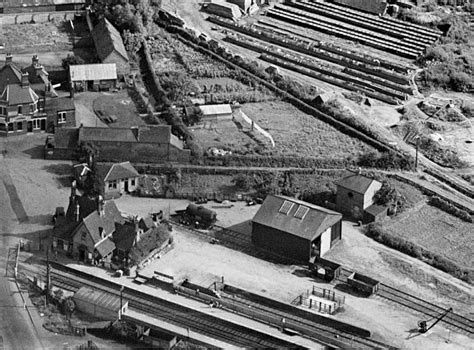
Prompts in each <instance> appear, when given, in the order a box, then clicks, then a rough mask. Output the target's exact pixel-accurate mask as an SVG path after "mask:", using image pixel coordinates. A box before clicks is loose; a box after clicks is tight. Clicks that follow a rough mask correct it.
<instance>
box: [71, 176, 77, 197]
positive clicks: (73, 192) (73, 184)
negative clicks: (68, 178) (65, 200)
mask: <svg viewBox="0 0 474 350" xmlns="http://www.w3.org/2000/svg"><path fill="white" fill-rule="evenodd" d="M74 198H76V180H72V182H71V199H74Z"/></svg>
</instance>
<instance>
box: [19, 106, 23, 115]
mask: <svg viewBox="0 0 474 350" xmlns="http://www.w3.org/2000/svg"><path fill="white" fill-rule="evenodd" d="M18 114H23V106H18Z"/></svg>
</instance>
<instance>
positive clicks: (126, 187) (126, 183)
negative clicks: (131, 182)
mask: <svg viewBox="0 0 474 350" xmlns="http://www.w3.org/2000/svg"><path fill="white" fill-rule="evenodd" d="M124 183H125V192H126V193H128V179H126V180H125V181H124Z"/></svg>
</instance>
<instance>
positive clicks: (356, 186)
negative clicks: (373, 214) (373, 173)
mask: <svg viewBox="0 0 474 350" xmlns="http://www.w3.org/2000/svg"><path fill="white" fill-rule="evenodd" d="M374 182H375V183H380V182H378V181H377V180H374V179H371V178H369V177H366V176H363V175H359V174H354V175H350V176H347V177H345V178H343V179H342V180H340V181H339V182H337V183H336V185H337V186H341V187H344V188H345V189H348V190H351V191H353V192H355V193H360V194H365V192H366V191H367V190H368V189H369V187H370V185H372V183H374Z"/></svg>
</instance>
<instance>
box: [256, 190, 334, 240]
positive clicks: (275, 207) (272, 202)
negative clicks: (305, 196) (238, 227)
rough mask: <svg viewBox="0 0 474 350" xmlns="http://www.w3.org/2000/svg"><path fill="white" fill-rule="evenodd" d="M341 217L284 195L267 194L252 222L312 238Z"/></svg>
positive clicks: (330, 211)
mask: <svg viewBox="0 0 474 350" xmlns="http://www.w3.org/2000/svg"><path fill="white" fill-rule="evenodd" d="M341 219H342V215H341V214H339V213H337V212H335V211H332V210H329V209H326V208H323V207H319V206H317V205H314V204H311V203H307V202H304V201H301V200H298V199H295V198H290V197H286V196H274V195H269V196H267V198H265V201H264V202H263V204H262V206H261V207H260V209H259V210H258V212H257V214H255V217H254V218H253V220H252V221H253V222H254V223H258V224H261V225H264V226H268V227H271V228H274V229H277V230H279V231H283V232H288V233H290V234H292V235H295V236H298V237H301V238H304V239H308V240H314V239H315V238H316V237H318V236H319V235H320V234H322V233H323V232H324V231H325V230H327V229H328V228H329V227H331V226H333V225H334V224H336V223H337V222H339V221H340V220H341Z"/></svg>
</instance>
